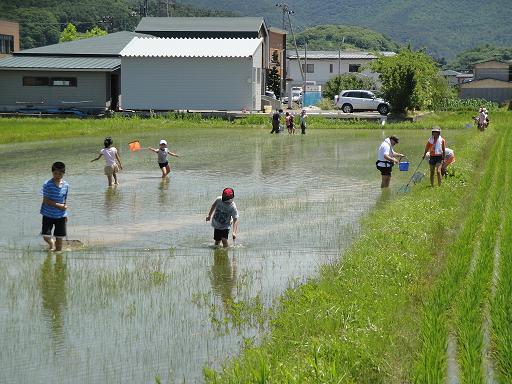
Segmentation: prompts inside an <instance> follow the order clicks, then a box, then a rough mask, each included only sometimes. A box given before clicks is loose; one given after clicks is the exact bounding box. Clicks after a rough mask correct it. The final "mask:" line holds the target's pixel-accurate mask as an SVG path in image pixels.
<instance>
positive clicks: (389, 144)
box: [375, 136, 404, 188]
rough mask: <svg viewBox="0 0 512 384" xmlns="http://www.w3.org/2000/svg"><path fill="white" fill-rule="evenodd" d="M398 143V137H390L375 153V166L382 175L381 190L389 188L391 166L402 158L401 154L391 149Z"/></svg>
mask: <svg viewBox="0 0 512 384" xmlns="http://www.w3.org/2000/svg"><path fill="white" fill-rule="evenodd" d="M398 142H399V140H398V137H396V136H390V137H388V138H386V139H384V141H383V142H382V144H381V145H380V147H379V149H378V151H377V162H376V163H375V165H376V166H377V169H378V170H379V171H380V174H381V175H382V181H381V184H380V187H381V188H387V187H389V182H390V181H391V172H392V171H393V165H395V164H397V163H398V162H399V158H401V157H404V155H402V154H401V153H398V152H395V151H394V150H393V147H394V146H395V145H396V144H398Z"/></svg>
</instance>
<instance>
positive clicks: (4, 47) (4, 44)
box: [0, 34, 14, 54]
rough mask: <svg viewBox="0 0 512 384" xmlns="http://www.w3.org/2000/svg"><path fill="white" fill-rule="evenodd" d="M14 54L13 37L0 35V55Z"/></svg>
mask: <svg viewBox="0 0 512 384" xmlns="http://www.w3.org/2000/svg"><path fill="white" fill-rule="evenodd" d="M11 52H14V36H11V35H2V34H0V53H3V54H9V53H11Z"/></svg>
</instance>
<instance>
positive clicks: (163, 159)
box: [148, 140, 179, 179]
mask: <svg viewBox="0 0 512 384" xmlns="http://www.w3.org/2000/svg"><path fill="white" fill-rule="evenodd" d="M148 149H149V150H150V151H153V152H155V153H156V154H158V166H159V167H160V169H161V170H162V179H165V178H166V177H167V175H168V174H169V172H171V166H170V165H169V161H168V160H167V155H171V156H174V157H179V155H177V154H176V153H173V152H170V151H169V149H168V148H167V141H165V140H160V148H158V149H156V148H151V147H148Z"/></svg>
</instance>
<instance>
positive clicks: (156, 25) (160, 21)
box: [135, 17, 264, 33]
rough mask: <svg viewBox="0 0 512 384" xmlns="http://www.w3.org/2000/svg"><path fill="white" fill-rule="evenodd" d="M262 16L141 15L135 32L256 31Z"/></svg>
mask: <svg viewBox="0 0 512 384" xmlns="http://www.w3.org/2000/svg"><path fill="white" fill-rule="evenodd" d="M263 23H264V20H263V17H143V18H142V20H141V21H140V23H139V25H137V28H135V31H136V32H142V33H147V32H258V31H259V30H260V28H261V24H263Z"/></svg>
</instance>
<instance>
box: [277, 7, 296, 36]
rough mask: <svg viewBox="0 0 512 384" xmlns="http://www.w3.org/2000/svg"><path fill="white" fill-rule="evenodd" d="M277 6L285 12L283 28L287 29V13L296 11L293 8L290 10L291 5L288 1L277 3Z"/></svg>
mask: <svg viewBox="0 0 512 384" xmlns="http://www.w3.org/2000/svg"><path fill="white" fill-rule="evenodd" d="M276 7H279V8H281V11H282V12H283V30H284V31H286V21H285V20H286V14H287V13H288V14H289V13H294V12H293V11H292V10H290V7H289V6H288V4H286V3H277V4H276Z"/></svg>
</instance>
